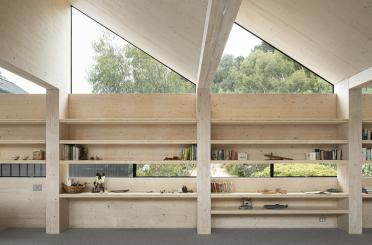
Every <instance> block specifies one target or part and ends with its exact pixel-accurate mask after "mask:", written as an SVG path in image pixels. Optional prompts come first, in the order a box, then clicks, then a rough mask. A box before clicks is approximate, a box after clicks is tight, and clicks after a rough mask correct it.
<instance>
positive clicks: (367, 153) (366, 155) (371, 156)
mask: <svg viewBox="0 0 372 245" xmlns="http://www.w3.org/2000/svg"><path fill="white" fill-rule="evenodd" d="M362 155H363V159H364V160H367V161H371V160H372V149H371V148H362Z"/></svg>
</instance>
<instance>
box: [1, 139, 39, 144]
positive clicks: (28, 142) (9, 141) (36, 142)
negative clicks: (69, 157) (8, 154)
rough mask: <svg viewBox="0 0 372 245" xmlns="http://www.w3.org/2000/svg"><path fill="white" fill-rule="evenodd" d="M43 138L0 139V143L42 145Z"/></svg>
mask: <svg viewBox="0 0 372 245" xmlns="http://www.w3.org/2000/svg"><path fill="white" fill-rule="evenodd" d="M42 144H45V140H0V145H42Z"/></svg>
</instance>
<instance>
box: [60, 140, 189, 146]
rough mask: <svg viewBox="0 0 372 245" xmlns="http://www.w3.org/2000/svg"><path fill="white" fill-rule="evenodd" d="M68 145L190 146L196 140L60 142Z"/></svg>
mask: <svg viewBox="0 0 372 245" xmlns="http://www.w3.org/2000/svg"><path fill="white" fill-rule="evenodd" d="M59 142H60V144H68V145H75V144H79V145H191V144H196V140H60V141H59Z"/></svg>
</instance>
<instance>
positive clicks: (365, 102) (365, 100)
mask: <svg viewBox="0 0 372 245" xmlns="http://www.w3.org/2000/svg"><path fill="white" fill-rule="evenodd" d="M362 117H363V119H367V120H368V119H369V120H372V94H362Z"/></svg>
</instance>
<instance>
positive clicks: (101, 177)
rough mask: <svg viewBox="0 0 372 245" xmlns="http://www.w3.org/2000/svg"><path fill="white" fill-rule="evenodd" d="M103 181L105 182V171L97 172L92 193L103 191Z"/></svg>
mask: <svg viewBox="0 0 372 245" xmlns="http://www.w3.org/2000/svg"><path fill="white" fill-rule="evenodd" d="M104 183H105V173H102V174H100V173H97V174H96V179H95V180H94V182H93V189H92V192H93V193H100V192H105V187H104Z"/></svg>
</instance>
